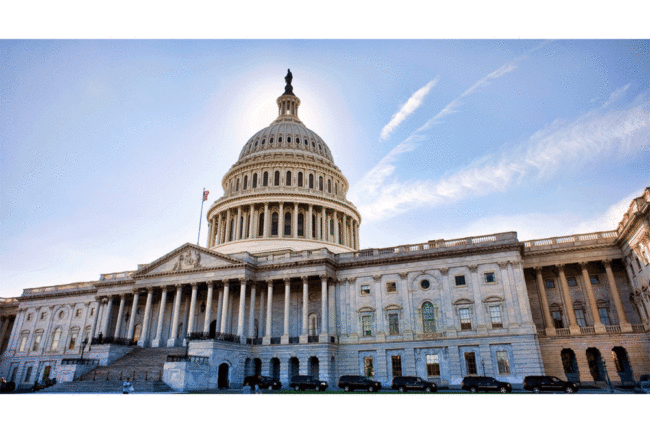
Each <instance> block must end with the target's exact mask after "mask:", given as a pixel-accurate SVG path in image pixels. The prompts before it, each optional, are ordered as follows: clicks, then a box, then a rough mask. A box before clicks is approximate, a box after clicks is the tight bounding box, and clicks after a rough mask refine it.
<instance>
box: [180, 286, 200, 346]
mask: <svg viewBox="0 0 650 433" xmlns="http://www.w3.org/2000/svg"><path fill="white" fill-rule="evenodd" d="M190 286H191V287H192V295H191V297H190V311H189V313H188V315H187V316H188V317H187V332H186V334H185V335H184V336H183V337H184V338H187V337H189V336H190V334H191V333H192V332H194V320H195V319H194V316H195V315H196V293H197V291H198V288H199V285H198V283H191V284H190Z"/></svg>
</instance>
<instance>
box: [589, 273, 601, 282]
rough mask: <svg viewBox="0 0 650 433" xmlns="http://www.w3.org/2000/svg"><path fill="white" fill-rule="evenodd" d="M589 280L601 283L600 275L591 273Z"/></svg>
mask: <svg viewBox="0 0 650 433" xmlns="http://www.w3.org/2000/svg"><path fill="white" fill-rule="evenodd" d="M589 281H591V284H600V279H598V275H589Z"/></svg>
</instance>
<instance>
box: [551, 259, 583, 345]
mask: <svg viewBox="0 0 650 433" xmlns="http://www.w3.org/2000/svg"><path fill="white" fill-rule="evenodd" d="M555 267H556V268H557V270H558V272H559V274H560V287H561V288H562V295H564V308H565V309H566V312H567V316H568V317H569V332H570V333H571V334H580V327H579V326H578V322H577V321H576V313H575V311H573V301H571V293H569V283H567V281H566V275H564V265H555Z"/></svg>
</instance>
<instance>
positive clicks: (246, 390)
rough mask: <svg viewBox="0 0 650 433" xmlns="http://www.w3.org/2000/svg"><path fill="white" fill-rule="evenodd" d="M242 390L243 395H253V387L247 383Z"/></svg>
mask: <svg viewBox="0 0 650 433" xmlns="http://www.w3.org/2000/svg"><path fill="white" fill-rule="evenodd" d="M241 390H242V393H243V394H250V393H251V386H250V384H249V383H248V382H246V383H245V384H244V386H243V387H242V389H241Z"/></svg>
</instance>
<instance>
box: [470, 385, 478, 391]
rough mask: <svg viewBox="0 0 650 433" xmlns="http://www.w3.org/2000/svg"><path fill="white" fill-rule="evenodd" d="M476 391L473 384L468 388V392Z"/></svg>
mask: <svg viewBox="0 0 650 433" xmlns="http://www.w3.org/2000/svg"><path fill="white" fill-rule="evenodd" d="M476 391H477V389H476V387H475V386H472V387H471V388H470V389H469V392H476Z"/></svg>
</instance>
